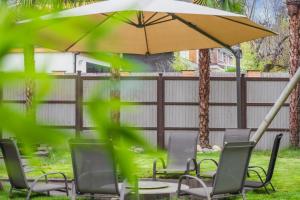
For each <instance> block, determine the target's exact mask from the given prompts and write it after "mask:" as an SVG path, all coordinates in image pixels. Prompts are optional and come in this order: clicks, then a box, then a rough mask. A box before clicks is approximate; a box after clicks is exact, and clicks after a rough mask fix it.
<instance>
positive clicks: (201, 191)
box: [181, 187, 213, 198]
mask: <svg viewBox="0 0 300 200" xmlns="http://www.w3.org/2000/svg"><path fill="white" fill-rule="evenodd" d="M181 191H182V192H184V193H187V194H190V195H194V196H198V197H202V198H205V197H207V194H209V195H210V196H211V193H212V191H213V187H207V188H190V189H183V190H181Z"/></svg>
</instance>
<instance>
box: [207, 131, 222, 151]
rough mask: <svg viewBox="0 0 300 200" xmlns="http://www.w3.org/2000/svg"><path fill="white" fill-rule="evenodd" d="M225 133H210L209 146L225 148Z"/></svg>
mask: <svg viewBox="0 0 300 200" xmlns="http://www.w3.org/2000/svg"><path fill="white" fill-rule="evenodd" d="M223 137H224V131H210V132H209V144H210V145H211V146H214V145H218V146H219V147H223Z"/></svg>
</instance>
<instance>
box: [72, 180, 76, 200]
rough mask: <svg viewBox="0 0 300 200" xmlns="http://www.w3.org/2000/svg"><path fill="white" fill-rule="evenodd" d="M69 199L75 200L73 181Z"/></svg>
mask: <svg viewBox="0 0 300 200" xmlns="http://www.w3.org/2000/svg"><path fill="white" fill-rule="evenodd" d="M71 200H76V191H75V184H74V182H72V188H71Z"/></svg>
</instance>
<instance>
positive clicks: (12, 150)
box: [0, 139, 28, 189]
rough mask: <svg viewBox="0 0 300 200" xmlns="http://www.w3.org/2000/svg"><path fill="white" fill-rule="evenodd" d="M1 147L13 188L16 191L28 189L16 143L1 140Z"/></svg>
mask: <svg viewBox="0 0 300 200" xmlns="http://www.w3.org/2000/svg"><path fill="white" fill-rule="evenodd" d="M0 146H1V150H2V154H3V158H4V163H5V166H6V171H7V174H8V178H9V182H10V184H11V186H12V187H13V188H16V189H27V188H28V183H27V179H26V176H25V172H24V169H23V166H22V160H21V157H20V153H19V150H18V147H17V145H16V143H15V142H14V141H13V140H10V139H1V140H0Z"/></svg>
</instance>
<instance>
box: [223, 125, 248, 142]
mask: <svg viewBox="0 0 300 200" xmlns="http://www.w3.org/2000/svg"><path fill="white" fill-rule="evenodd" d="M250 133H251V129H239V128H231V129H226V130H225V133H224V138H223V144H225V143H230V142H248V141H249V139H250Z"/></svg>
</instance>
